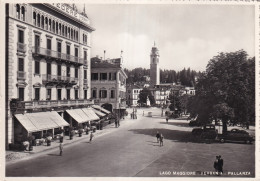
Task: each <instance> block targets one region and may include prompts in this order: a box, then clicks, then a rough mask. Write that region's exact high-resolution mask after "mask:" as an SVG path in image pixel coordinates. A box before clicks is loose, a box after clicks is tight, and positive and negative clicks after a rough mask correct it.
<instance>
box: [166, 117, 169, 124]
mask: <svg viewBox="0 0 260 181" xmlns="http://www.w3.org/2000/svg"><path fill="white" fill-rule="evenodd" d="M168 120H169V118H168V116H166V123H167V124H168Z"/></svg>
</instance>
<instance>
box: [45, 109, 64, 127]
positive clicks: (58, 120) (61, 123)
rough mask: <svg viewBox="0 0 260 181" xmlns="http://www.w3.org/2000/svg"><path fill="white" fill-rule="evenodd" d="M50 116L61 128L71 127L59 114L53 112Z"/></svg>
mask: <svg viewBox="0 0 260 181" xmlns="http://www.w3.org/2000/svg"><path fill="white" fill-rule="evenodd" d="M48 115H49V116H50V118H51V119H52V120H53V121H54V122H55V123H56V124H57V125H59V126H60V127H63V126H69V123H68V122H67V121H65V120H64V119H63V118H62V117H61V116H60V115H59V114H58V113H57V112H55V111H52V112H50V113H49V114H48Z"/></svg>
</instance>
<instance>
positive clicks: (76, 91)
mask: <svg viewBox="0 0 260 181" xmlns="http://www.w3.org/2000/svg"><path fill="white" fill-rule="evenodd" d="M75 99H79V90H77V89H75Z"/></svg>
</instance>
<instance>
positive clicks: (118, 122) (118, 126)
mask: <svg viewBox="0 0 260 181" xmlns="http://www.w3.org/2000/svg"><path fill="white" fill-rule="evenodd" d="M119 126H120V119H118V127H119Z"/></svg>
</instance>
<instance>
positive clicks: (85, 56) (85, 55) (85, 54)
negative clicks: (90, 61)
mask: <svg viewBox="0 0 260 181" xmlns="http://www.w3.org/2000/svg"><path fill="white" fill-rule="evenodd" d="M87 56H88V54H87V51H86V50H84V60H87V58H88V57H87Z"/></svg>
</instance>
